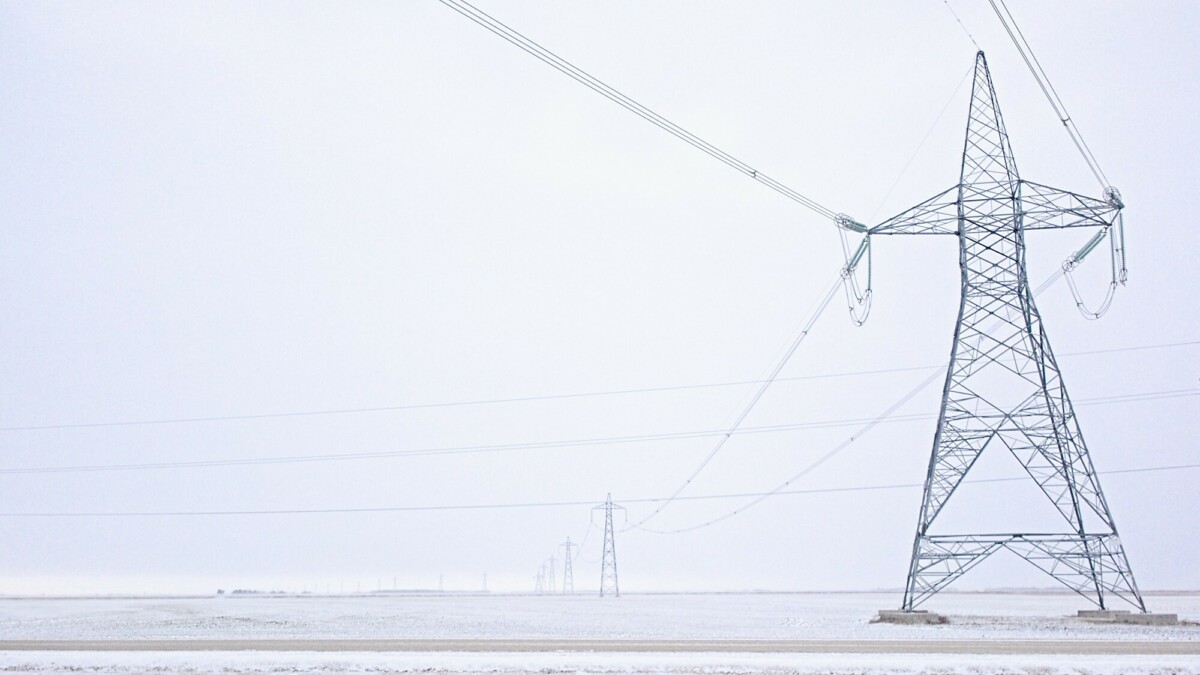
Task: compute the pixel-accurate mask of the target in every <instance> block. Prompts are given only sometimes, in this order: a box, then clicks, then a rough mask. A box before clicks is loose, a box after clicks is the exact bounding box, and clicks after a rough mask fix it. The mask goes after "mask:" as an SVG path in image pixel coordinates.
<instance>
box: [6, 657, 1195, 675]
mask: <svg viewBox="0 0 1200 675" xmlns="http://www.w3.org/2000/svg"><path fill="white" fill-rule="evenodd" d="M0 671H2V672H5V673H79V672H85V673H113V674H119V675H125V674H128V673H156V674H162V675H172V674H174V673H180V674H184V673H186V674H189V675H191V674H194V673H209V672H220V673H226V674H234V673H254V674H260V673H322V674H327V673H346V674H353V673H371V674H373V675H379V674H383V673H405V674H420V675H442V674H443V673H471V674H475V673H480V674H484V673H486V674H490V675H524V674H526V673H530V674H537V675H558V674H560V673H596V674H605V673H614V674H625V673H656V674H664V675H666V674H676V673H678V674H680V675H683V674H687V675H696V674H705V675H725V674H730V675H732V674H734V673H748V674H755V675H759V674H761V675H775V674H780V675H782V674H784V673H787V674H791V673H797V674H804V675H810V674H811V675H817V674H821V675H833V674H838V675H841V674H847V675H849V674H851V673H854V674H855V675H858V674H871V675H876V674H879V675H882V674H884V673H913V674H916V673H930V674H934V673H936V674H937V675H950V674H955V675H959V674H961V675H990V674H993V673H1005V674H1008V673H1020V674H1023V675H1024V674H1028V675H1054V674H1056V673H1073V674H1080V675H1083V674H1089V675H1109V674H1111V675H1117V674H1124V673H1130V674H1134V675H1137V674H1147V675H1148V674H1151V673H1153V674H1154V675H1167V674H1169V673H1200V660H1197V658H1196V657H1165V656H1150V657H1147V656H1117V657H1113V656H978V655H975V656H970V655H968V656H963V655H950V654H588V653H548V654H546V653H541V654H461V653H442V654H412V653H402V654H378V653H376V654H370V653H367V654H364V653H354V654H318V653H311V652H299V653H287V654H262V653H256V652H224V653H213V652H204V653H197V652H173V653H162V652H157V653H156V652H144V653H124V654H114V653H111V652H107V653H98V652H77V653H62V652H23V653H22V652H0Z"/></svg>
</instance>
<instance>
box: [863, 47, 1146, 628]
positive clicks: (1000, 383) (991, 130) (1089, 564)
mask: <svg viewBox="0 0 1200 675" xmlns="http://www.w3.org/2000/svg"><path fill="white" fill-rule="evenodd" d="M1123 207H1124V204H1123V203H1122V202H1121V199H1120V196H1119V193H1117V191H1116V190H1115V189H1112V188H1108V189H1106V190H1105V198H1104V199H1094V198H1091V197H1085V196H1082V195H1079V194H1075V193H1072V192H1068V191H1065V190H1059V189H1056V188H1052V187H1048V186H1045V185H1041V184H1038V183H1033V182H1030V181H1027V180H1023V179H1021V178H1020V176H1019V175H1018V173H1017V167H1016V164H1015V163H1014V162H1013V154H1012V149H1011V148H1010V147H1009V142H1008V134H1007V132H1006V131H1005V128H1004V120H1003V118H1002V117H1001V115H1000V107H999V105H998V104H997V101H996V94H995V91H994V90H993V88H992V79H991V74H990V73H989V72H988V67H987V60H986V59H985V58H984V54H983V52H979V53H978V55H977V56H976V59H975V78H974V84H973V85H972V92H971V109H970V116H969V119H968V122H967V134H966V141H965V147H964V150H963V157H962V171H961V174H960V180H959V184H958V185H955V186H954V187H951V188H950V189H948V190H946V191H944V192H942V193H940V194H938V195H937V196H935V197H933V198H931V199H929V200H927V201H925V202H922V203H920V204H918V205H917V206H915V207H913V208H911V209H909V210H907V211H905V212H903V213H901V214H899V215H897V216H895V217H893V218H890V219H888V220H886V221H884V222H883V223H881V224H880V225H878V226H876V227H873V228H870V229H869V230H868V236H869V235H874V234H943V235H954V236H957V237H958V240H959V267H960V269H961V272H962V300H961V304H960V306H959V312H958V324H957V327H956V329H955V333H954V347H953V350H952V352H951V359H950V367H949V370H948V372H947V374H946V384H945V388H944V390H943V394H942V409H941V414H940V416H939V419H938V427H937V432H936V435H935V437H934V442H933V452H932V456H931V458H930V461H929V472H928V474H927V476H926V479H925V492H924V497H923V500H922V503H921V513H920V519H919V521H918V523H917V531H916V537H915V539H914V541H913V549H912V562H911V564H910V567H909V573H908V582H907V585H906V588H905V592H904V604H903V607H902V609H904V610H906V611H911V610H912V609H913V608H915V607H917V606H918V605H920V604H921V603H922V602H924V601H925V600H927V599H929V597H931V596H932V595H934V594H935V593H937V592H938V591H940V590H942V589H943V588H945V587H946V586H947V585H949V584H950V583H951V582H953V581H954V580H956V579H958V578H959V577H960V576H962V575H963V574H965V573H966V572H967V571H969V570H970V569H971V568H973V567H975V566H976V565H977V564H979V563H980V562H982V561H983V560H984V559H985V558H987V557H988V556H990V555H991V554H992V553H994V552H996V551H998V550H1000V549H1008V550H1010V551H1012V552H1014V553H1016V554H1017V555H1018V556H1020V557H1022V558H1023V559H1025V560H1027V561H1029V562H1030V563H1032V564H1033V565H1035V566H1036V567H1038V568H1039V569H1041V570H1043V571H1044V572H1046V573H1048V574H1049V575H1050V576H1052V577H1054V578H1055V579H1057V580H1058V581H1060V582H1062V583H1063V584H1065V585H1066V586H1067V587H1069V588H1071V589H1072V590H1074V591H1075V592H1077V593H1079V594H1080V595H1082V596H1084V597H1086V598H1088V599H1089V600H1091V601H1092V602H1094V603H1095V604H1096V605H1098V606H1099V607H1100V608H1106V607H1107V606H1108V596H1110V595H1113V596H1117V597H1119V598H1121V599H1123V600H1125V601H1127V602H1129V603H1130V604H1132V605H1134V606H1136V607H1137V608H1138V609H1140V610H1142V611H1145V609H1146V607H1145V603H1144V602H1143V600H1142V596H1141V593H1140V592H1139V591H1138V587H1137V584H1136V583H1135V581H1134V578H1133V572H1132V571H1131V570H1130V567H1129V562H1128V560H1127V559H1126V556H1125V550H1124V548H1123V547H1122V546H1121V540H1120V538H1119V537H1118V536H1117V526H1116V523H1115V522H1114V521H1113V517H1112V513H1111V512H1110V510H1109V508H1108V504H1107V502H1106V501H1105V499H1104V493H1103V492H1101V490H1100V482H1099V480H1098V479H1097V477H1096V471H1095V469H1094V468H1093V466H1092V461H1091V458H1090V457H1089V455H1088V449H1087V446H1086V445H1085V444H1084V441H1083V435H1082V433H1081V432H1080V429H1079V423H1078V420H1077V419H1076V417H1075V411H1074V409H1073V408H1072V406H1071V400H1070V398H1069V397H1068V396H1067V389H1066V386H1065V385H1064V383H1063V379H1062V374H1061V372H1060V370H1059V367H1058V363H1057V361H1056V360H1055V358H1054V354H1053V352H1052V351H1051V350H1050V342H1049V340H1048V339H1047V337H1046V332H1045V328H1044V327H1043V326H1042V319H1041V317H1040V316H1039V315H1038V311H1037V307H1036V306H1035V305H1034V298H1033V293H1032V292H1031V291H1030V288H1029V280H1028V277H1027V275H1026V271H1025V232H1026V231H1027V230H1041V229H1054V228H1066V227H1089V226H1099V227H1104V228H1108V227H1111V226H1112V225H1113V223H1114V222H1115V220H1116V219H1117V218H1118V217H1119V214H1120V211H1121V209H1122V208H1123ZM854 225H857V223H854ZM863 229H866V228H863ZM997 446H1000V447H1004V448H1007V449H1008V450H1009V452H1011V453H1012V454H1013V456H1015V457H1016V459H1017V460H1018V461H1019V462H1020V463H1021V465H1022V466H1023V467H1024V468H1025V470H1026V472H1027V473H1028V474H1029V477H1030V478H1031V479H1032V480H1033V481H1035V482H1036V483H1037V486H1038V487H1039V488H1040V489H1041V491H1042V492H1043V493H1044V494H1045V496H1046V497H1047V498H1049V501H1050V502H1051V504H1053V506H1054V508H1055V509H1057V511H1058V513H1059V514H1060V515H1061V516H1062V519H1063V520H1064V521H1065V523H1066V527H1065V528H1064V529H1063V530H1061V531H1052V532H1042V533H1008V532H1005V533H999V534H935V533H934V531H933V525H934V523H935V521H936V520H937V518H938V515H939V514H940V513H941V512H942V509H943V507H944V506H945V505H946V503H947V501H948V500H949V499H950V498H951V497H952V496H953V495H954V492H955V490H957V488H958V487H959V485H960V484H961V483H962V481H963V478H964V477H965V476H966V474H967V472H969V471H970V470H971V468H972V467H973V466H974V465H975V462H976V460H978V459H979V456H980V454H981V453H982V452H983V451H984V450H985V449H987V448H989V447H991V448H993V449H996V450H998V449H999V447H997Z"/></svg>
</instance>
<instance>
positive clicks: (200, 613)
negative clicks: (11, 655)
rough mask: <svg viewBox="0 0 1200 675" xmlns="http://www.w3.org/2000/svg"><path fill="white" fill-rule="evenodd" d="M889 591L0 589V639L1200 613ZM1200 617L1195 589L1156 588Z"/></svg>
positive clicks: (673, 632)
mask: <svg viewBox="0 0 1200 675" xmlns="http://www.w3.org/2000/svg"><path fill="white" fill-rule="evenodd" d="M899 600H900V598H899V596H898V595H895V594H875V593H822V594H815V593H814V594H809V593H801V594H736V595H734V594H731V595H626V596H623V597H621V598H616V599H614V598H603V599H602V598H598V597H594V596H583V595H576V596H513V595H491V596H453V595H448V596H342V597H319V596H288V597H213V598H189V599H172V598H165V599H70V600H55V599H20V600H17V599H9V600H0V639H4V640H22V639H29V640H54V639H61V640H66V639H79V640H89V639H113V640H120V639H181V638H201V639H233V638H292V639H303V638H489V639H505V638H647V639H650V638H656V639H704V638H708V639H719V638H748V639H756V638H757V639H796V640H807V639H871V638H878V639H919V638H922V637H925V638H930V637H932V638H939V639H1035V640H1036V639H1081V640H1200V626H1195V625H1185V626H1129V625H1111V624H1093V623H1088V622H1085V621H1081V620H1078V619H1075V618H1073V615H1074V614H1075V610H1077V609H1081V608H1087V606H1088V605H1087V604H1086V603H1085V601H1083V600H1082V599H1081V598H1076V597H1074V596H1070V595H1060V594H1021V595H1016V594H985V593H962V594H958V593H943V594H942V595H940V596H938V597H936V598H934V599H933V600H931V601H930V602H929V603H928V604H927V605H926V608H927V609H930V610H932V611H936V612H941V613H944V614H947V615H949V617H950V620H951V622H950V623H949V624H947V625H941V626H897V625H889V624H870V623H869V620H870V618H871V617H872V616H873V615H874V614H875V611H876V610H878V609H880V608H894V607H896V606H897V604H898V603H899ZM1147 603H1148V604H1149V606H1150V609H1151V610H1152V611H1155V612H1174V613H1177V614H1179V616H1180V618H1181V619H1189V620H1192V621H1200V595H1174V596H1151V597H1148V598H1147Z"/></svg>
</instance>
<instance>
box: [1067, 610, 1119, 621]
mask: <svg viewBox="0 0 1200 675" xmlns="http://www.w3.org/2000/svg"><path fill="white" fill-rule="evenodd" d="M1125 614H1129V610H1127V609H1081V610H1079V618H1081V619H1100V620H1103V621H1114V620H1116V618H1117V617H1118V616H1123V615H1125Z"/></svg>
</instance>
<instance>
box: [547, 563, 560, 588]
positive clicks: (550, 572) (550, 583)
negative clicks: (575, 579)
mask: <svg viewBox="0 0 1200 675" xmlns="http://www.w3.org/2000/svg"><path fill="white" fill-rule="evenodd" d="M554 565H555V560H554V556H550V558H549V559H548V560H546V592H547V593H549V594H551V595H553V594H555V593H557V592H558V582H556V581H555V580H554Z"/></svg>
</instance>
